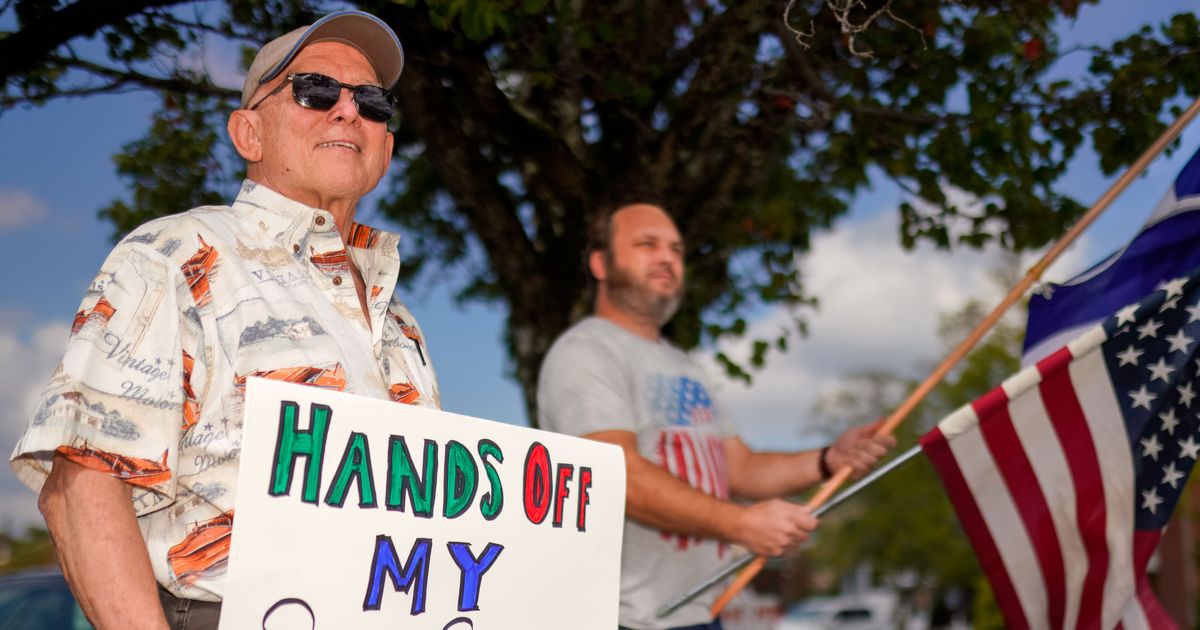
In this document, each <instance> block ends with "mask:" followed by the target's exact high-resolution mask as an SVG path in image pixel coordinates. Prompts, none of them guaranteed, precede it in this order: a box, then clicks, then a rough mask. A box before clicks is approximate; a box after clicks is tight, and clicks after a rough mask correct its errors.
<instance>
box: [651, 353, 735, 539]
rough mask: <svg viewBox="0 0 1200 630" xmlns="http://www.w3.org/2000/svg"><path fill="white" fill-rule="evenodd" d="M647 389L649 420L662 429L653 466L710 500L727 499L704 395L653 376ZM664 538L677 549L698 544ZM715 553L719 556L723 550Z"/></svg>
mask: <svg viewBox="0 0 1200 630" xmlns="http://www.w3.org/2000/svg"><path fill="white" fill-rule="evenodd" d="M648 385H649V387H648V392H649V396H648V397H649V403H650V409H651V412H652V413H653V414H654V420H655V421H657V423H658V424H659V425H662V426H664V428H663V429H662V431H660V432H659V434H658V440H657V442H656V443H655V452H654V455H655V459H656V461H657V462H658V464H659V465H660V466H662V467H663V468H665V469H667V471H668V472H670V473H671V474H672V475H674V476H675V477H677V478H679V479H682V480H683V481H686V482H687V483H688V485H690V486H692V487H693V488H696V489H697V490H699V491H701V492H703V493H705V494H707V495H709V496H713V497H716V498H718V499H729V478H728V476H727V471H726V468H725V453H724V451H723V450H722V447H721V440H720V439H719V438H718V437H717V436H716V435H715V434H714V433H713V431H712V427H713V425H714V423H715V420H716V417H715V415H714V413H713V403H712V398H710V397H709V395H708V390H707V389H705V387H704V385H703V384H701V383H700V382H698V381H695V380H692V379H690V378H687V377H684V376H670V377H668V376H658V375H656V376H652V377H650V379H649V383H648ZM663 538H664V539H668V540H674V541H675V543H676V545H677V547H678V548H679V549H687V548H688V547H689V546H692V545H695V544H697V543H698V542H700V541H699V539H696V538H691V537H688V536H684V535H680V534H674V533H669V532H663ZM717 549H718V553H724V549H725V545H724V544H721V545H718V546H717Z"/></svg>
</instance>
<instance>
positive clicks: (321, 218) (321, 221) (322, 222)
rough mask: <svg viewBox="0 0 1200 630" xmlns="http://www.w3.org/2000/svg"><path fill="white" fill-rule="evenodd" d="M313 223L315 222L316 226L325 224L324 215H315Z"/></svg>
mask: <svg viewBox="0 0 1200 630" xmlns="http://www.w3.org/2000/svg"><path fill="white" fill-rule="evenodd" d="M313 223H316V224H317V227H320V226H322V225H325V217H317V220H316V221H314V222H313Z"/></svg>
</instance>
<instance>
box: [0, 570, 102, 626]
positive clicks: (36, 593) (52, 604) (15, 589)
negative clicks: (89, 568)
mask: <svg viewBox="0 0 1200 630" xmlns="http://www.w3.org/2000/svg"><path fill="white" fill-rule="evenodd" d="M0 630H92V624H90V623H88V620H87V618H86V617H84V616H83V611H82V610H80V608H79V604H78V603H76V602H75V596H74V595H72V594H71V589H70V588H68V587H67V580H66V579H65V578H64V577H63V574H62V572H60V571H59V570H58V567H53V568H38V569H29V570H25V571H19V572H16V573H9V574H7V575H0Z"/></svg>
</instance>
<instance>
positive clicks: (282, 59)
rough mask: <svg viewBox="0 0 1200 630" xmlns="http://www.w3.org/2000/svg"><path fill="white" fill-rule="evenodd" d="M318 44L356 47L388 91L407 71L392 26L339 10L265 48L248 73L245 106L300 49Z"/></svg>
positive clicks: (358, 14)
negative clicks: (329, 43)
mask: <svg viewBox="0 0 1200 630" xmlns="http://www.w3.org/2000/svg"><path fill="white" fill-rule="evenodd" d="M317 42H341V43H343V44H346V45H347V46H353V47H354V48H357V49H358V51H359V52H361V53H362V54H363V56H365V57H366V58H367V61H369V62H371V67H372V68H374V69H375V74H376V75H378V76H379V82H380V83H382V84H383V87H385V88H387V89H389V90H390V89H391V88H392V86H394V85H396V81H399V80H400V72H401V71H402V70H404V49H403V48H402V47H401V46H400V39H399V38H397V37H396V33H395V32H393V31H392V29H391V27H390V26H388V25H387V24H386V23H384V21H383V20H381V19H379V18H377V17H375V16H374V15H371V14H370V13H363V12H362V11H338V12H336V13H330V14H329V15H326V16H325V17H323V18H321V19H319V20H317V21H316V22H314V23H313V24H312V25H310V26H302V27H300V28H298V29H296V30H294V31H292V32H290V33H288V34H287V35H284V36H282V37H277V38H275V39H273V40H271V41H270V42H268V43H267V45H266V46H263V47H262V49H261V50H259V51H258V55H257V56H256V57H255V58H254V63H252V64H250V69H249V70H247V71H246V82H245V83H244V84H242V107H243V108H244V107H247V106H248V105H249V104H250V98H251V97H253V96H254V92H256V91H257V90H258V86H260V85H262V84H263V83H267V82H268V81H270V80H271V79H274V78H275V77H277V76H279V73H280V72H283V69H284V68H286V67H287V66H288V64H290V63H291V62H292V59H294V58H295V57H296V54H297V53H299V52H300V50H301V49H303V48H304V47H305V46H307V45H309V44H315V43H317Z"/></svg>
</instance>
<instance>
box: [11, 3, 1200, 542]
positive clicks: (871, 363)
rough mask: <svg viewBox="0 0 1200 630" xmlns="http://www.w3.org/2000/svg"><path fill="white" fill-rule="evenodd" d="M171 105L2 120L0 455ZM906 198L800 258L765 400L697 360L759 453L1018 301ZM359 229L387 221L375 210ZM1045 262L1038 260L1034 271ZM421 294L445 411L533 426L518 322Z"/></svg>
mask: <svg viewBox="0 0 1200 630" xmlns="http://www.w3.org/2000/svg"><path fill="white" fill-rule="evenodd" d="M1190 9H1191V5H1190V3H1185V2H1183V1H1182V0H1158V1H1156V2H1138V3H1134V2H1124V1H1121V0H1104V1H1103V2H1101V4H1100V6H1098V7H1094V6H1091V5H1085V6H1083V7H1082V8H1081V10H1080V14H1079V16H1078V19H1076V20H1075V21H1073V22H1066V23H1064V24H1063V25H1062V26H1061V27H1060V29H1059V34H1060V36H1061V37H1062V39H1063V41H1064V44H1065V45H1070V44H1072V43H1101V44H1103V43H1107V42H1109V41H1111V40H1113V39H1116V38H1118V37H1121V36H1124V35H1126V34H1128V33H1129V32H1130V30H1131V28H1132V27H1135V26H1139V25H1142V24H1146V23H1158V22H1161V21H1163V20H1165V19H1166V18H1167V17H1169V16H1171V15H1173V14H1175V13H1177V12H1180V11H1185V10H1190ZM214 54H218V53H214ZM207 61H208V64H209V67H210V68H213V69H214V71H215V73H216V78H217V81H218V82H219V83H223V84H226V85H230V84H233V85H236V86H238V87H240V83H241V79H240V76H239V75H238V73H237V70H236V64H234V63H233V61H232V60H231V59H219V58H217V59H208V60H207ZM1068 72H1069V71H1068ZM402 88H403V80H402V82H401V89H402ZM156 104H157V99H156V98H155V96H154V95H152V94H150V93H146V92H133V93H127V94H121V95H107V96H96V97H90V98H87V99H77V100H65V101H54V102H52V103H51V104H49V105H46V106H44V107H40V108H32V109H16V110H10V111H5V112H2V113H0V269H4V276H3V277H4V282H3V286H4V289H5V290H4V291H3V293H2V294H0V357H3V358H4V360H3V361H0V409H3V410H5V411H6V413H5V414H4V415H3V416H0V451H2V452H3V453H4V454H5V456H7V454H8V453H10V452H11V450H12V447H13V445H14V444H15V443H16V440H17V438H18V437H19V435H20V433H21V431H22V430H23V427H24V425H25V422H26V421H27V419H28V418H29V416H30V414H31V410H32V408H33V405H34V402H35V400H36V398H37V395H38V393H39V391H40V390H41V388H42V386H43V385H44V384H45V382H46V381H47V379H48V378H49V376H50V374H51V372H52V371H53V369H54V367H55V365H56V364H57V362H58V360H59V358H60V355H61V352H62V350H63V346H64V344H65V342H66V339H67V333H68V331H69V328H70V322H71V319H72V317H73V315H74V313H75V311H76V308H77V306H78V304H79V301H80V299H81V298H82V296H83V293H84V291H85V289H86V287H87V285H88V283H89V282H90V281H91V279H92V278H93V276H94V275H95V273H96V270H97V269H98V268H99V266H100V263H101V262H102V261H103V259H104V256H105V255H106V254H107V252H108V249H109V247H110V246H111V243H110V240H109V237H110V234H111V227H110V225H109V224H107V223H104V222H102V221H100V220H99V219H98V218H97V216H96V211H97V210H98V209H99V208H101V207H103V206H104V205H106V204H108V203H109V202H110V201H113V200H115V199H118V198H122V197H124V196H125V193H126V191H125V187H124V185H123V183H122V182H121V181H120V180H119V179H118V178H117V175H116V169H115V166H114V164H113V161H112V155H113V154H115V153H116V152H117V151H119V150H120V148H121V147H122V145H124V144H126V143H128V142H131V141H133V140H135V139H137V138H139V137H140V136H141V135H142V134H143V133H144V131H145V129H146V128H147V126H148V125H149V123H150V119H151V115H152V113H153V111H154V108H155V107H156ZM1197 147H1200V127H1198V128H1196V129H1189V130H1188V131H1186V132H1185V134H1184V136H1183V140H1182V144H1181V148H1180V150H1178V151H1176V152H1175V153H1174V155H1172V156H1164V157H1161V158H1160V159H1158V160H1157V161H1156V162H1155V163H1154V164H1153V165H1152V166H1151V167H1150V169H1149V171H1148V172H1147V173H1146V175H1145V176H1143V177H1142V178H1140V179H1139V180H1138V181H1137V182H1136V183H1135V184H1134V185H1133V186H1132V187H1131V188H1130V189H1129V190H1128V191H1127V192H1126V193H1125V194H1124V195H1122V197H1120V198H1119V199H1118V200H1117V202H1116V203H1115V204H1114V205H1113V207H1112V208H1111V209H1110V210H1109V211H1108V212H1107V213H1106V215H1105V216H1104V217H1103V218H1101V220H1100V221H1099V222H1097V224H1096V225H1095V226H1093V228H1092V229H1091V230H1089V232H1087V233H1086V234H1085V236H1084V237H1083V239H1081V241H1080V242H1079V243H1078V244H1077V245H1076V246H1075V247H1073V248H1072V249H1071V250H1069V251H1068V252H1067V254H1066V255H1065V256H1064V257H1063V259H1061V260H1060V262H1059V263H1058V264H1056V265H1055V266H1054V267H1052V268H1051V269H1050V270H1049V271H1048V272H1047V274H1046V276H1045V278H1046V279H1051V280H1053V279H1058V280H1062V279H1065V278H1067V277H1070V276H1071V275H1073V274H1074V273H1076V272H1078V271H1081V270H1082V269H1084V268H1086V267H1087V266H1089V265H1090V264H1091V263H1092V262H1094V261H1096V260H1098V259H1099V258H1101V257H1102V256H1103V255H1104V254H1106V253H1108V252H1110V251H1112V250H1114V249H1116V248H1118V247H1120V246H1121V245H1122V244H1123V243H1124V242H1125V241H1127V240H1128V239H1129V238H1130V237H1131V236H1132V235H1133V233H1134V232H1135V231H1136V229H1137V227H1138V226H1139V225H1141V223H1142V222H1143V221H1144V220H1145V219H1146V217H1147V216H1148V215H1149V213H1150V211H1151V209H1152V208H1153V207H1154V205H1155V204H1157V202H1158V200H1159V199H1160V198H1161V196H1162V194H1163V193H1164V192H1165V191H1166V189H1167V187H1168V186H1169V185H1170V182H1171V181H1172V179H1173V178H1174V175H1175V173H1176V172H1177V171H1178V170H1179V168H1180V167H1182V165H1183V163H1184V162H1185V161H1186V160H1187V158H1188V157H1189V156H1190V154H1191V153H1192V152H1193V151H1194V150H1195V149H1196V148H1197ZM1114 180H1115V176H1114V177H1109V178H1106V177H1103V176H1102V175H1101V174H1100V171H1099V168H1098V166H1097V161H1096V158H1095V156H1094V155H1093V154H1091V153H1089V152H1087V151H1084V152H1081V154H1080V155H1079V156H1078V157H1077V158H1076V159H1075V160H1074V161H1073V162H1072V164H1071V169H1070V171H1069V172H1068V174H1067V175H1066V176H1065V177H1064V178H1063V180H1062V181H1061V182H1060V184H1059V189H1060V190H1062V191H1064V192H1067V193H1069V194H1072V195H1073V196H1074V197H1075V198H1076V199H1077V200H1079V201H1081V202H1083V203H1085V204H1090V203H1092V202H1093V201H1094V200H1095V199H1097V198H1099V197H1100V195H1101V194H1102V193H1103V191H1104V190H1105V189H1106V188H1107V187H1108V186H1109V185H1110V184H1111V182H1112V181H1114ZM229 192H230V195H231V196H232V195H233V194H234V193H235V192H236V191H229ZM900 199H901V198H900V193H899V191H898V190H897V189H896V188H895V187H894V186H892V185H889V184H879V185H877V186H876V187H874V188H873V189H871V190H868V191H865V192H864V193H862V194H860V195H859V196H858V197H857V198H856V199H855V200H854V203H853V206H852V210H851V212H849V213H848V214H847V215H846V216H845V217H843V218H842V219H841V220H840V221H839V222H838V223H837V224H836V225H835V226H834V229H832V230H831V231H829V232H824V233H821V234H818V235H817V236H816V237H815V238H814V240H813V247H812V251H811V253H810V254H809V255H808V256H807V257H806V258H805V259H804V260H803V261H802V262H801V265H802V270H803V273H804V277H805V281H806V283H807V287H808V289H809V291H810V292H811V293H812V294H814V295H816V296H818V297H819V299H820V308H819V309H818V310H817V311H815V312H813V313H810V314H809V317H808V323H809V335H808V337H807V338H804V339H801V340H794V341H793V343H792V344H791V349H790V350H789V352H788V353H786V354H778V353H773V354H771V356H770V358H769V360H768V365H767V367H766V369H764V370H763V371H761V372H757V373H755V379H754V384H753V385H752V386H749V387H748V386H745V385H743V384H741V383H740V382H733V381H729V380H727V379H725V378H724V377H723V376H721V375H720V371H719V370H718V369H717V368H716V365H715V363H714V362H713V361H712V359H711V356H712V353H713V352H714V349H713V348H703V349H701V350H698V351H697V352H696V353H695V358H696V360H697V361H698V362H699V363H701V365H703V366H704V367H705V368H706V369H708V370H710V373H711V374H712V376H713V380H714V388H715V389H716V390H717V395H718V396H719V397H720V398H721V400H722V402H723V404H724V406H725V407H726V408H727V409H729V410H730V412H731V414H732V415H733V416H734V419H735V421H736V423H737V424H738V426H739V428H740V430H741V433H742V436H743V438H744V439H745V440H746V442H747V443H749V444H750V445H751V446H752V447H754V448H773V449H778V448H785V449H790V448H806V447H812V446H817V445H820V444H821V442H822V441H825V440H828V439H829V436H825V435H823V434H822V433H821V432H820V427H818V426H817V425H815V424H814V421H813V415H814V414H813V407H814V405H815V404H816V402H817V401H818V400H819V399H820V398H821V396H823V395H827V394H829V393H831V392H833V391H835V390H837V389H838V388H839V386H840V384H841V383H843V382H844V378H845V377H846V376H847V375H849V374H854V373H857V372H862V371H864V370H888V371H894V372H897V373H901V374H904V375H907V376H910V377H913V378H921V377H923V376H924V375H925V373H924V372H923V371H922V368H924V369H928V367H929V366H930V365H932V364H934V363H936V361H937V360H939V359H940V356H939V352H940V351H941V350H942V345H941V343H940V342H939V341H938V339H937V333H936V331H937V323H938V317H939V314H944V313H948V312H953V311H956V310H958V309H959V308H961V307H962V306H963V304H965V303H966V302H967V301H968V300H970V299H979V300H982V301H983V303H984V304H987V305H989V306H990V305H992V304H995V303H997V302H998V301H999V300H1000V298H1001V297H1002V296H1003V293H1004V290H1003V289H1000V288H997V287H996V285H995V282H994V281H993V280H992V279H990V276H991V274H992V270H994V269H995V268H996V267H997V265H1000V264H1002V262H1003V260H1004V254H1003V253H1001V252H998V251H995V250H984V251H982V252H976V251H969V250H966V249H956V250H953V251H951V252H945V251H936V250H934V249H933V248H931V247H928V246H924V247H919V248H917V249H916V250H915V251H912V252H905V251H903V250H902V249H901V248H900V245H899V237H898V235H899V226H898V223H899V214H898V212H897V211H896V208H897V205H898V203H899V202H900ZM359 220H360V221H361V222H364V223H372V224H377V225H380V224H382V222H381V220H380V219H379V217H378V214H377V213H374V212H373V211H372V210H371V208H370V207H369V203H368V206H367V207H365V209H364V210H362V211H360V215H359ZM382 226H383V227H387V226H386V225H382ZM392 227H393V229H395V228H394V226H392ZM401 255H402V256H403V255H404V245H403V242H402V244H401ZM1033 260H1035V258H1033V257H1026V258H1024V259H1022V261H1023V263H1024V265H1023V269H1027V268H1028V267H1029V266H1030V264H1032V262H1033ZM405 298H406V300H407V301H408V303H409V306H410V307H411V308H412V310H413V311H414V313H415V314H416V315H417V317H418V319H419V320H420V322H421V325H422V328H423V329H424V332H425V335H426V338H427V343H428V347H429V348H430V351H431V356H432V358H433V362H434V365H435V366H436V368H437V370H438V374H439V377H440V381H441V385H442V395H443V402H444V405H445V408H446V409H447V410H449V411H454V412H456V413H462V414H466V415H472V416H476V417H481V418H488V419H493V420H498V421H502V422H509V423H514V424H525V413H524V406H523V403H522V401H521V395H520V392H519V389H518V387H517V386H516V384H515V383H514V382H513V381H512V380H511V379H509V378H508V376H507V370H506V359H505V355H504V347H503V341H502V327H503V322H504V311H503V310H502V309H501V308H499V307H495V306H487V305H480V304H467V305H459V304H457V303H456V302H455V301H454V300H453V299H452V297H451V295H450V294H449V293H448V292H447V291H446V289H445V288H444V287H432V288H425V289H423V290H421V291H418V292H416V293H415V294H411V295H409V294H406V295H405ZM786 322H787V314H786V313H782V312H779V311H772V310H768V311H765V312H763V313H762V314H761V315H760V317H759V318H758V319H756V320H755V321H753V322H752V323H751V325H750V329H749V332H748V334H747V335H746V336H745V337H744V338H743V339H742V340H734V341H729V342H725V343H723V344H722V345H721V347H720V349H722V350H725V351H727V352H729V353H730V354H731V355H733V356H747V355H748V353H747V347H748V344H750V343H751V341H752V340H753V339H756V338H760V337H766V336H773V335H774V334H775V333H776V332H777V331H778V330H779V329H780V327H781V326H786ZM907 446H908V445H901V447H907ZM37 521H38V515H37V511H36V507H35V495H34V494H33V492H32V491H30V490H28V489H25V488H24V487H23V486H21V485H20V483H19V482H18V481H17V480H16V479H15V477H13V475H12V473H11V471H10V470H9V469H8V468H7V467H4V468H3V469H0V529H6V530H11V529H15V528H17V527H22V526H24V525H26V524H30V523H35V522H37Z"/></svg>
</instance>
